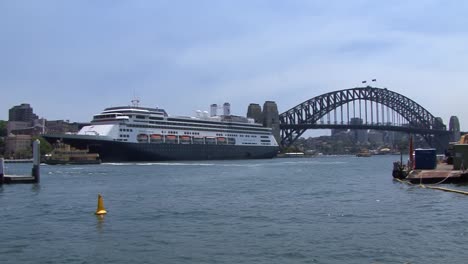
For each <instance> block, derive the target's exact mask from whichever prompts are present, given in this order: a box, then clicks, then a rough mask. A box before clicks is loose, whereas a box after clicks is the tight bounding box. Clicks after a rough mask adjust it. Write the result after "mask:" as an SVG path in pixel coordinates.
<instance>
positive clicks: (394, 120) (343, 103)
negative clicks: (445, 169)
mask: <svg viewBox="0 0 468 264" xmlns="http://www.w3.org/2000/svg"><path fill="white" fill-rule="evenodd" d="M279 124H280V129H281V145H282V146H283V147H287V146H290V145H291V144H292V143H293V142H294V141H295V140H296V139H298V138H299V137H300V136H301V135H302V134H303V133H304V132H305V131H306V130H307V129H321V128H329V129H373V130H387V131H400V132H408V133H413V134H421V135H422V136H423V137H424V138H425V139H426V141H427V142H428V144H429V145H431V146H435V145H440V144H442V145H446V144H448V139H447V142H445V140H442V141H443V142H437V141H440V138H445V136H447V137H448V134H449V133H450V132H449V131H447V128H446V126H445V125H444V124H443V122H442V119H441V118H438V117H435V116H434V115H432V114H431V113H430V112H429V111H427V110H426V109H425V108H424V107H422V106H421V105H419V104H418V103H416V102H415V101H413V100H411V99H409V98H408V97H406V96H403V95H401V94H399V93H396V92H393V91H390V90H388V89H386V88H377V87H371V86H367V87H356V88H350V89H344V90H339V91H334V92H330V93H326V94H322V95H319V96H316V97H314V98H312V99H309V100H307V101H305V102H303V103H301V104H299V105H297V106H295V107H293V108H291V109H289V110H288V111H286V112H284V113H282V114H280V116H279Z"/></svg>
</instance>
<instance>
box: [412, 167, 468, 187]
mask: <svg viewBox="0 0 468 264" xmlns="http://www.w3.org/2000/svg"><path fill="white" fill-rule="evenodd" d="M405 180H407V181H409V182H411V183H414V184H418V183H422V184H435V183H461V182H467V181H468V171H467V170H454V169H453V165H448V164H446V163H440V164H437V167H436V168H435V169H434V170H412V171H410V172H409V173H408V176H407V177H406V178H405Z"/></svg>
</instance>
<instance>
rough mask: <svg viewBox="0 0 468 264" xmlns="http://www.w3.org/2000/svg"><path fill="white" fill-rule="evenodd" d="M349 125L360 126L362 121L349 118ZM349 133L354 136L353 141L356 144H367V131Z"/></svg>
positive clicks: (360, 130) (358, 130) (356, 130)
mask: <svg viewBox="0 0 468 264" xmlns="http://www.w3.org/2000/svg"><path fill="white" fill-rule="evenodd" d="M350 124H351V125H362V124H363V121H362V119H361V118H357V117H354V118H351V122H350ZM351 132H352V133H353V134H354V141H355V142H356V143H361V144H365V143H367V135H368V133H367V129H352V130H351Z"/></svg>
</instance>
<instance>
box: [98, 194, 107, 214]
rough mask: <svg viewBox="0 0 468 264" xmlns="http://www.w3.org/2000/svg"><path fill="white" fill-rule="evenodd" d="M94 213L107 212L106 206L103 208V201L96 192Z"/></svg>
mask: <svg viewBox="0 0 468 264" xmlns="http://www.w3.org/2000/svg"><path fill="white" fill-rule="evenodd" d="M95 214H97V215H103V214H107V211H106V208H104V201H103V200H102V196H101V194H98V201H97V209H96V213H95Z"/></svg>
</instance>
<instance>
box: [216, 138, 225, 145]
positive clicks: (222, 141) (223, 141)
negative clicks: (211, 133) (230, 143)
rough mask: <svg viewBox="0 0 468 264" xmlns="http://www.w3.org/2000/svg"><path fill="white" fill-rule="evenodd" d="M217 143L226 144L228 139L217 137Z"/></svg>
mask: <svg viewBox="0 0 468 264" xmlns="http://www.w3.org/2000/svg"><path fill="white" fill-rule="evenodd" d="M216 141H217V142H218V144H226V138H225V137H217V138H216Z"/></svg>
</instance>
